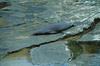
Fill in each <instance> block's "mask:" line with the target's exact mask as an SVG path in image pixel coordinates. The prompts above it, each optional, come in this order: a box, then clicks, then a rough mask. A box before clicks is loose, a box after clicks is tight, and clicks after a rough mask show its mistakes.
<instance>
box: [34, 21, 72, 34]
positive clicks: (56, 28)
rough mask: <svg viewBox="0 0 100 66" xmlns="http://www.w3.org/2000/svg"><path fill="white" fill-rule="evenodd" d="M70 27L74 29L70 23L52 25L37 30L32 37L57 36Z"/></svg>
mask: <svg viewBox="0 0 100 66" xmlns="http://www.w3.org/2000/svg"><path fill="white" fill-rule="evenodd" d="M71 27H74V25H73V24H72V23H66V22H59V23H53V24H49V25H47V26H45V27H42V28H39V29H37V30H36V31H35V32H34V33H33V34H32V35H49V34H57V33H60V32H62V31H64V30H67V29H69V28H71Z"/></svg>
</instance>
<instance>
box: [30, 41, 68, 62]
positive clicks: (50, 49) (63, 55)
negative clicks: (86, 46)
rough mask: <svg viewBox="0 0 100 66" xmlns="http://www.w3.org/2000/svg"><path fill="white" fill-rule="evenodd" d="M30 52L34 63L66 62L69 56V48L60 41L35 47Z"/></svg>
mask: <svg viewBox="0 0 100 66" xmlns="http://www.w3.org/2000/svg"><path fill="white" fill-rule="evenodd" d="M67 49H68V48H67ZM30 54H31V58H32V63H33V64H56V63H58V64H64V63H66V62H67V61H68V58H69V50H66V46H65V44H64V43H63V42H59V41H58V42H54V43H51V44H47V45H43V46H40V47H37V48H33V49H31V52H30Z"/></svg>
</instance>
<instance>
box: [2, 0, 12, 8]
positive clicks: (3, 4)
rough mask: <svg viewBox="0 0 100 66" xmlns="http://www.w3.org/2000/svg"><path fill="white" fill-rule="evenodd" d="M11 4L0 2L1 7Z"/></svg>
mask: <svg viewBox="0 0 100 66" xmlns="http://www.w3.org/2000/svg"><path fill="white" fill-rule="evenodd" d="M10 5H11V4H10V3H8V2H0V9H2V8H4V7H6V6H10Z"/></svg>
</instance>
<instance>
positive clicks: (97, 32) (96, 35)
mask: <svg viewBox="0 0 100 66" xmlns="http://www.w3.org/2000/svg"><path fill="white" fill-rule="evenodd" d="M95 21H96V22H99V23H98V24H96V25H95V28H94V29H93V30H92V31H90V32H89V33H87V34H85V35H83V36H82V37H81V38H80V39H79V41H83V42H85V41H97V42H98V41H100V20H98V19H96V20H95ZM93 27H94V26H93Z"/></svg>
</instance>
